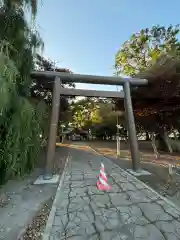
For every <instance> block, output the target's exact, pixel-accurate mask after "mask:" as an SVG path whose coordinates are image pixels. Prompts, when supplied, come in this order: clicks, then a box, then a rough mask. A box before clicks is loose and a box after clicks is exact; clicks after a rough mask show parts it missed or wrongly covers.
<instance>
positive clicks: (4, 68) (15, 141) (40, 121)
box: [0, 0, 48, 182]
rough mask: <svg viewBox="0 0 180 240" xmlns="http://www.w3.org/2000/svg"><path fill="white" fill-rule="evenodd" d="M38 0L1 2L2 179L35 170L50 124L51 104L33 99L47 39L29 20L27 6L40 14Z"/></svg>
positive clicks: (0, 110)
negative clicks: (37, 63)
mask: <svg viewBox="0 0 180 240" xmlns="http://www.w3.org/2000/svg"><path fill="white" fill-rule="evenodd" d="M36 4H37V2H36V1H34V0H31V1H30V0H29V1H28V0H24V1H23V0H3V1H1V5H0V78H1V81H0V91H1V94H0V112H1V116H0V148H1V155H0V172H1V175H0V182H1V181H3V180H7V179H8V178H10V177H13V176H16V175H22V174H24V173H25V172H27V171H30V170H32V168H33V167H34V165H35V162H36V160H37V156H38V153H39V151H40V148H41V135H44V134H45V129H46V128H47V121H46V120H47V114H48V112H47V105H46V104H45V103H44V101H40V102H38V103H35V102H32V101H31V99H30V96H31V89H30V86H31V84H32V79H31V77H30V73H31V71H32V70H33V69H34V67H35V66H34V57H35V54H36V52H37V51H38V50H40V47H42V46H43V42H42V40H41V38H40V36H39V34H38V32H36V31H35V30H34V25H33V27H32V26H31V25H29V24H28V23H27V21H26V16H25V9H24V6H25V5H26V6H30V8H31V10H32V15H33V17H34V18H35V16H36V9H37V6H36Z"/></svg>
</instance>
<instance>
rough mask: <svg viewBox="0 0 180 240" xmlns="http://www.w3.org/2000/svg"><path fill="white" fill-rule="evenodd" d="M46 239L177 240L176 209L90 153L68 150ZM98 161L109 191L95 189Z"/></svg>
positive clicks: (179, 230)
mask: <svg viewBox="0 0 180 240" xmlns="http://www.w3.org/2000/svg"><path fill="white" fill-rule="evenodd" d="M70 152H71V155H72V160H71V162H70V163H69V165H68V168H67V171H66V175H65V179H64V183H63V187H62V190H61V191H62V193H61V194H60V198H59V199H58V203H57V206H56V212H55V216H54V220H53V223H52V229H51V233H50V238H49V239H51V240H56V239H61V240H66V239H69V240H83V239H84V240H86V239H89V240H96V239H102V240H121V239H122V240H126V239H127V240H133V239H137V240H141V239H142V240H177V239H180V211H179V210H178V209H177V208H176V207H175V206H172V205H171V204H170V203H168V202H166V201H165V200H163V199H162V198H161V197H160V196H159V195H157V194H156V193H154V192H153V191H151V190H150V189H149V188H147V187H146V186H145V185H144V184H142V183H141V182H139V181H138V180H137V179H135V178H134V177H132V176H131V175H129V174H128V173H126V172H124V171H123V170H121V169H120V168H119V167H117V166H116V165H114V164H113V163H111V162H109V161H108V160H105V159H103V157H101V156H99V155H96V154H95V153H93V152H89V151H83V150H77V149H72V150H71V151H70ZM101 160H103V162H104V164H105V169H106V172H107V173H108V174H109V178H110V180H109V181H110V184H111V185H112V187H113V189H112V191H111V192H109V193H103V192H100V191H98V190H97V188H96V176H97V174H98V172H99V166H100V162H101Z"/></svg>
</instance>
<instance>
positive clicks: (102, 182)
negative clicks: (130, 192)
mask: <svg viewBox="0 0 180 240" xmlns="http://www.w3.org/2000/svg"><path fill="white" fill-rule="evenodd" d="M107 181H108V179H107V176H106V173H105V170H104V164H103V163H101V169H100V174H99V177H98V181H97V188H98V189H99V190H100V191H109V190H111V189H112V187H111V186H110V185H109V184H108V183H107Z"/></svg>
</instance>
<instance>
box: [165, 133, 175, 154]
mask: <svg viewBox="0 0 180 240" xmlns="http://www.w3.org/2000/svg"><path fill="white" fill-rule="evenodd" d="M163 139H164V142H165V144H166V147H167V149H168V152H170V153H172V152H173V150H172V147H171V144H170V142H169V137H168V134H167V131H166V130H164V132H163Z"/></svg>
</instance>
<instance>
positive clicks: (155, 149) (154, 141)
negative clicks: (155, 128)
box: [151, 133, 160, 159]
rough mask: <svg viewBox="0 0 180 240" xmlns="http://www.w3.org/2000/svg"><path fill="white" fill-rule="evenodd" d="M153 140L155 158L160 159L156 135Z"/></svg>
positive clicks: (153, 134) (153, 135)
mask: <svg viewBox="0 0 180 240" xmlns="http://www.w3.org/2000/svg"><path fill="white" fill-rule="evenodd" d="M151 140H152V147H153V150H154V153H155V156H156V158H157V159H159V157H160V154H159V152H158V150H157V146H156V135H155V133H152V137H151Z"/></svg>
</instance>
